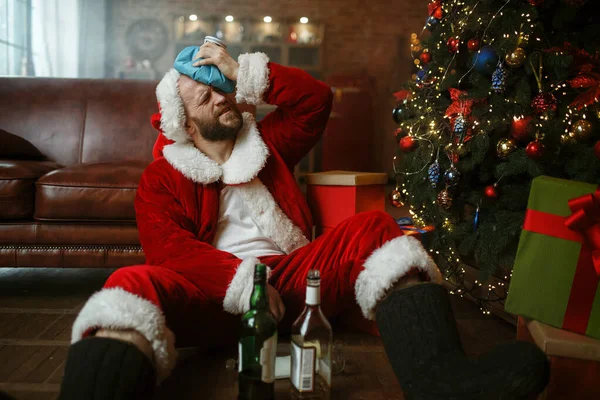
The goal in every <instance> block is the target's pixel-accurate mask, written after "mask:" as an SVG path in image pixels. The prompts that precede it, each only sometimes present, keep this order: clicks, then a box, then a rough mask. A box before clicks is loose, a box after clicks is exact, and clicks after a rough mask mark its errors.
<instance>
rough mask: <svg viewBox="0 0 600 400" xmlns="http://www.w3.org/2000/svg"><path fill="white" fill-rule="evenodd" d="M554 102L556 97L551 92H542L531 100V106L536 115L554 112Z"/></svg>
mask: <svg viewBox="0 0 600 400" xmlns="http://www.w3.org/2000/svg"><path fill="white" fill-rule="evenodd" d="M556 103H557V101H556V97H554V95H553V94H552V93H547V92H542V93H538V94H537V95H536V96H535V97H534V98H533V99H532V100H531V108H533V112H535V113H536V114H537V115H543V114H554V112H555V111H556Z"/></svg>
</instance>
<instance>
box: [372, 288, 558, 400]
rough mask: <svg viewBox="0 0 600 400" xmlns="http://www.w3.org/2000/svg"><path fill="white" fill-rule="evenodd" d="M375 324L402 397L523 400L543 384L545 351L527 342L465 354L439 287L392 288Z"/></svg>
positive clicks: (456, 399)
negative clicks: (473, 356)
mask: <svg viewBox="0 0 600 400" xmlns="http://www.w3.org/2000/svg"><path fill="white" fill-rule="evenodd" d="M377 325H378V328H379V332H380V334H381V338H382V340H383V343H384V346H385V349H386V353H387V356H388V359H389V360H390V363H391V365H392V368H393V369H394V372H395V373H396V377H397V378H398V381H399V382H400V385H401V387H402V390H403V392H404V396H405V398H406V399H407V400H410V399H419V400H433V399H436V400H442V399H443V400H458V399H460V400H491V399H498V400H499V399H503V400H504V399H506V400H508V399H528V398H530V397H531V396H532V395H535V394H538V393H540V392H541V391H542V390H543V389H544V388H545V386H546V385H547V383H548V378H549V364H548V360H547V358H546V355H545V354H544V353H543V352H542V351H541V350H540V349H538V348H537V347H536V346H535V345H533V344H530V343H526V342H517V343H512V344H505V345H501V346H498V347H497V348H495V349H494V350H493V351H491V352H490V353H488V354H486V355H484V356H482V357H480V358H479V359H476V360H471V359H469V358H467V357H466V355H465V353H464V351H463V348H462V345H461V342H460V337H459V335H458V331H457V329H456V322H455V320H454V316H453V312H452V308H451V306H450V301H449V298H448V293H447V292H446V289H444V288H443V287H441V286H440V285H437V284H433V283H423V284H418V285H410V286H407V287H406V288H404V289H401V290H396V291H393V292H391V293H390V294H389V295H388V296H387V298H385V299H384V300H383V301H382V302H381V303H380V304H379V306H378V308H377Z"/></svg>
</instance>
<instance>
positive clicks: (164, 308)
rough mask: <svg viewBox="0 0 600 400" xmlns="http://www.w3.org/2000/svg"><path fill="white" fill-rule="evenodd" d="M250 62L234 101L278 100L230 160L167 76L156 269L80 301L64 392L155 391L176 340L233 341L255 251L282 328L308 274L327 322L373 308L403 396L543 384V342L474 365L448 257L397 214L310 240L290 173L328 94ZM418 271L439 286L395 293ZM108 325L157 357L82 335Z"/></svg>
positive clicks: (525, 392)
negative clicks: (200, 130)
mask: <svg viewBox="0 0 600 400" xmlns="http://www.w3.org/2000/svg"><path fill="white" fill-rule="evenodd" d="M239 64H240V66H239V72H238V80H237V88H236V89H237V93H236V100H237V101H238V103H243V102H246V103H250V104H259V103H261V102H263V101H264V102H266V103H269V104H274V105H276V106H277V109H276V110H275V111H273V112H271V113H270V114H268V115H267V116H266V117H265V118H264V119H263V120H262V121H260V122H258V123H256V122H255V121H254V118H253V117H252V115H251V114H248V113H245V114H244V115H243V127H242V129H241V131H240V132H239V134H238V136H237V138H236V141H235V145H234V148H233V151H232V154H231V157H230V158H229V159H228V160H227V161H226V162H225V163H223V164H222V165H218V164H217V163H215V162H214V161H212V160H211V159H209V158H208V157H207V156H206V155H205V154H203V153H202V152H200V151H199V150H198V149H197V148H196V147H195V146H194V144H193V143H192V142H191V140H190V138H189V137H188V135H187V134H186V132H185V128H184V126H185V125H184V124H185V115H184V107H183V103H182V100H181V98H180V96H179V92H178V85H177V81H178V79H179V76H180V75H179V73H178V72H177V71H175V70H171V71H169V72H168V73H167V74H166V75H165V77H164V78H163V79H162V81H161V82H160V84H159V85H158V87H157V98H158V102H159V105H160V113H159V114H157V115H155V116H154V117H153V124H154V125H155V127H157V128H159V129H160V131H161V132H160V134H159V136H158V139H157V142H156V145H155V148H154V156H155V160H154V161H153V162H152V164H150V165H149V166H148V167H147V168H146V170H145V171H144V174H143V176H142V178H141V181H140V184H139V187H138V192H137V196H136V200H135V209H136V217H137V223H138V228H139V234H140V241H141V244H142V247H143V249H144V252H145V254H146V257H147V259H146V264H145V265H136V266H131V267H125V268H120V269H118V270H117V271H115V272H114V273H113V274H112V275H111V276H110V277H109V279H108V280H107V282H106V284H105V285H104V288H103V289H102V290H100V291H99V292H97V293H95V294H94V295H93V296H92V297H91V298H90V299H89V300H88V302H87V303H86V304H85V306H84V307H83V309H82V310H81V312H80V314H79V316H78V317H77V319H76V321H75V324H74V326H73V337H72V342H73V345H72V346H71V347H70V350H69V357H68V358H67V365H66V369H65V377H64V380H63V385H62V387H61V395H60V397H59V398H60V399H61V400H72V399H77V400H81V399H87V398H90V399H92V398H111V399H119V400H121V399H123V400H125V399H129V400H131V399H136V400H137V399H146V398H150V397H151V393H152V385H153V384H154V382H155V380H156V381H157V382H160V381H161V380H162V379H164V378H165V377H166V376H168V375H169V373H170V371H171V369H172V368H173V366H174V363H175V357H176V351H175V344H177V346H197V347H203V348H208V347H212V348H214V347H215V346H219V345H223V346H226V345H231V344H233V343H234V342H235V341H236V339H237V334H238V327H239V325H238V324H239V318H240V317H239V314H241V313H243V312H245V311H246V310H248V308H249V303H250V301H249V300H250V295H251V292H252V288H253V271H254V266H255V264H256V263H258V262H262V263H265V264H267V265H268V266H269V267H270V275H269V278H268V281H269V284H271V285H272V286H273V287H274V288H275V289H276V290H277V291H278V292H279V294H280V296H281V298H282V300H283V303H284V304H285V307H286V312H285V317H284V319H283V320H282V321H281V322H280V324H279V330H280V331H286V330H287V329H289V327H290V326H291V324H292V322H293V321H294V320H295V319H296V317H297V316H298V315H299V314H300V312H301V311H302V309H303V307H304V296H305V291H306V275H307V272H308V270H309V269H318V270H319V271H320V273H321V301H322V304H321V307H322V309H323V312H324V313H325V315H326V316H327V317H328V318H333V317H336V316H338V315H343V314H344V313H347V315H355V314H357V313H355V312H354V311H356V310H360V311H361V312H362V316H361V317H360V318H361V321H357V322H360V323H361V324H362V325H363V326H364V324H363V323H364V322H365V321H366V320H371V321H372V320H374V319H375V316H376V320H377V328H378V329H379V331H380V332H381V337H382V340H383V343H384V346H385V349H386V354H387V356H388V358H389V360H390V363H391V365H392V368H393V369H394V372H395V373H396V376H397V377H398V380H399V381H400V384H401V386H402V390H403V393H404V397H405V398H406V399H420V400H423V399H431V400H441V399H444V400H448V399H457V400H458V399H461V400H464V399H472V400H475V399H476V400H481V399H496V398H497V399H520V398H528V397H527V396H530V395H531V394H534V393H539V392H540V391H541V390H542V389H543V388H544V386H545V385H546V383H547V379H548V363H547V360H546V358H545V355H544V354H543V353H542V352H541V351H540V350H539V349H537V348H536V347H535V346H534V345H531V344H528V343H521V344H516V345H507V346H502V347H498V348H497V349H495V350H494V351H492V352H490V353H489V354H487V355H484V356H482V357H480V358H479V359H478V360H470V359H468V358H467V357H465V354H464V351H463V350H462V347H461V344H460V338H459V336H458V331H457V329H456V325H455V321H454V317H453V315H452V309H451V307H450V303H449V300H448V294H447V293H446V291H445V289H444V288H443V287H441V286H440V285H438V284H435V283H439V282H440V281H441V274H440V272H439V270H438V268H437V267H436V266H435V264H434V263H433V261H432V260H431V258H430V257H429V256H428V254H427V252H426V251H425V250H424V249H423V247H422V246H421V244H420V242H419V241H418V240H416V239H414V238H413V237H409V236H403V233H402V231H401V230H400V229H399V227H398V226H397V224H396V222H395V221H394V219H393V218H392V217H390V216H389V215H387V214H385V213H383V212H369V213H362V214H358V215H356V216H354V217H351V218H349V219H347V220H346V221H344V222H342V223H341V224H340V225H338V226H337V227H336V228H335V229H333V230H332V231H330V232H329V233H326V234H324V235H322V236H320V237H319V238H317V239H316V240H314V241H312V242H311V241H310V240H309V238H310V236H309V235H310V232H311V228H312V221H311V216H310V212H309V209H308V206H307V203H306V201H305V199H304V196H303V194H302V192H301V191H300V189H299V188H298V186H297V185H296V181H295V178H294V175H293V169H294V166H295V164H296V163H297V162H298V161H299V160H300V159H301V158H302V157H303V156H304V155H305V154H306V153H307V152H308V151H309V150H310V149H311V148H312V147H313V146H314V145H315V144H316V143H317V141H318V140H319V138H320V136H321V134H322V133H323V131H324V128H325V125H326V123H327V119H328V117H329V113H330V110H331V103H332V93H331V90H330V89H329V88H328V87H327V86H326V85H324V84H323V83H321V82H319V81H317V80H315V79H313V78H312V77H310V76H309V75H308V74H307V73H305V72H303V71H301V70H298V69H294V68H287V67H283V66H281V65H278V64H275V63H271V62H269V60H268V59H267V57H266V56H265V55H264V54H262V53H256V54H245V55H242V56H240V57H239ZM413 274H420V275H421V278H422V280H425V281H431V282H430V283H421V284H414V285H411V286H408V287H404V288H401V289H399V290H395V291H392V292H390V291H389V289H390V288H392V287H393V286H394V284H395V283H396V282H398V281H399V280H400V279H401V278H402V277H404V276H406V275H413ZM236 314H238V315H236ZM100 328H107V329H109V330H129V329H133V330H136V331H137V332H139V333H140V334H141V335H143V336H144V337H145V338H146V339H147V340H148V342H149V343H150V345H151V346H152V349H153V352H154V354H153V363H152V362H150V360H149V359H148V357H146V355H145V354H143V353H142V352H141V351H140V350H139V349H137V348H136V346H134V345H132V344H131V343H127V342H123V341H121V340H112V339H105V338H90V339H85V340H82V339H83V338H86V337H90V336H93V335H94V332H95V331H97V330H98V329H100ZM155 377H156V378H157V379H155ZM100 392H102V393H101V396H100V397H98V394H99V393H100Z"/></svg>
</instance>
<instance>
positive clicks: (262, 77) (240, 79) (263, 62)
mask: <svg viewBox="0 0 600 400" xmlns="http://www.w3.org/2000/svg"><path fill="white" fill-rule="evenodd" d="M268 62H269V58H268V57H267V55H266V54H265V53H252V54H241V55H240V56H239V57H238V63H239V64H240V68H239V70H238V76H237V88H236V89H237V92H236V95H235V100H236V101H237V102H238V103H248V104H254V105H258V104H262V103H263V94H264V93H265V92H266V91H267V88H268V87H269V67H268V66H267V63H268Z"/></svg>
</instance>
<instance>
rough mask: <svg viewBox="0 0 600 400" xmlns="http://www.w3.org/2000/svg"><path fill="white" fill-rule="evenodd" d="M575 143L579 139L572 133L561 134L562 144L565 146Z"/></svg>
mask: <svg viewBox="0 0 600 400" xmlns="http://www.w3.org/2000/svg"><path fill="white" fill-rule="evenodd" d="M575 143H577V140H575V138H574V137H573V136H571V135H570V134H569V135H567V134H566V133H563V134H562V135H560V144H562V145H563V146H568V145H571V144H575Z"/></svg>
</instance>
